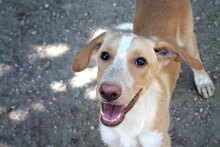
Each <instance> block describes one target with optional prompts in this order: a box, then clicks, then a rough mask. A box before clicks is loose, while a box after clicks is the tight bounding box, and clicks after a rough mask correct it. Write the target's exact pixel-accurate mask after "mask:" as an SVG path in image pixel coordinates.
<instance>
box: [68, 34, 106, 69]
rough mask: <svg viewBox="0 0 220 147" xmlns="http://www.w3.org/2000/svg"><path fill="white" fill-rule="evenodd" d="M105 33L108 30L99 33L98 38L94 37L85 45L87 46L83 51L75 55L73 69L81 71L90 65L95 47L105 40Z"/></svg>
mask: <svg viewBox="0 0 220 147" xmlns="http://www.w3.org/2000/svg"><path fill="white" fill-rule="evenodd" d="M105 34H106V32H104V33H102V34H101V35H99V36H97V37H96V38H94V39H93V40H91V41H90V42H89V43H88V44H87V45H86V46H85V48H83V49H82V50H81V51H79V52H78V53H77V54H76V55H75V56H74V57H73V65H72V70H73V71H74V72H80V71H82V70H84V69H85V68H86V67H87V66H88V64H89V61H90V57H91V55H92V51H93V49H95V48H96V47H98V46H100V45H102V43H103V41H104V37H105Z"/></svg>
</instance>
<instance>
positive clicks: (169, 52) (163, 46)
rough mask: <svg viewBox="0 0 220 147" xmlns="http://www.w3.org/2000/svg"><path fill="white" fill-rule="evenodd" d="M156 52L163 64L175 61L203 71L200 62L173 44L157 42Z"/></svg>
mask: <svg viewBox="0 0 220 147" xmlns="http://www.w3.org/2000/svg"><path fill="white" fill-rule="evenodd" d="M154 50H155V53H156V56H157V59H158V61H160V60H162V62H166V61H170V60H173V61H176V62H185V63H187V64H188V65H189V66H191V67H192V68H194V69H197V70H200V69H202V64H201V63H200V61H198V60H196V59H194V58H193V57H191V56H190V55H188V54H187V53H185V52H184V51H183V50H181V49H180V48H179V47H177V45H175V44H173V43H171V42H168V41H163V40H159V41H156V42H155V46H154Z"/></svg>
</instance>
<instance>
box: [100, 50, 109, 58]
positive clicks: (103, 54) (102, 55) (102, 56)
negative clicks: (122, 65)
mask: <svg viewBox="0 0 220 147" xmlns="http://www.w3.org/2000/svg"><path fill="white" fill-rule="evenodd" d="M101 58H102V59H103V60H108V59H109V54H108V53H107V52H103V53H102V54H101Z"/></svg>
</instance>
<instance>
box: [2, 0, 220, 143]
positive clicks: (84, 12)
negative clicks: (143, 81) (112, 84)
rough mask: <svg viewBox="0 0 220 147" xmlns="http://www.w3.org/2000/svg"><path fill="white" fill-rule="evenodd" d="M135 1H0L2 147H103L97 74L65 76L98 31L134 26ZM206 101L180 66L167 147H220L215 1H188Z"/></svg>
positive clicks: (219, 11)
mask: <svg viewBox="0 0 220 147" xmlns="http://www.w3.org/2000/svg"><path fill="white" fill-rule="evenodd" d="M134 3H135V1H134V0H108V1H103V0H89V1H88V0H47V1H43V0H10V1H9V0H0V147H3V146H5V147H11V146H12V147H20V146H22V147H26V146H27V147H30V146H33V147H35V146H40V147H68V146H77V147H78V146H88V147H92V146H94V147H95V146H96V147H99V146H104V144H103V143H102V141H101V139H100V135H99V126H98V124H99V121H98V115H99V104H98V101H97V99H96V97H95V85H96V81H95V74H96V66H95V62H94V61H92V62H91V64H90V65H89V67H88V68H87V69H86V70H85V71H84V72H82V73H79V74H78V73H73V72H72V71H71V64H72V57H73V55H74V54H76V52H77V51H79V50H80V49H81V48H82V47H83V46H84V45H85V44H86V43H87V42H88V40H89V39H90V38H91V37H92V35H94V33H95V32H96V31H97V30H99V29H112V28H113V26H115V25H117V24H120V23H122V22H132V17H133V12H134ZM192 6H193V11H194V21H195V32H196V35H197V39H198V46H199V50H200V54H201V57H202V61H203V63H204V67H205V68H206V69H207V71H208V72H209V73H210V76H211V78H212V79H213V81H214V83H215V85H216V92H215V95H214V96H213V97H212V98H209V99H204V98H202V97H201V96H199V95H198V94H197V93H196V91H195V86H194V83H193V75H192V71H191V70H190V68H189V67H188V66H186V65H185V64H182V72H181V74H180V78H179V80H178V82H177V86H176V89H175V91H174V94H173V101H172V102H171V108H170V113H171V125H170V131H169V132H170V135H171V139H172V146H173V147H206V146H207V147H219V146H220V81H219V78H220V49H219V48H220V27H219V26H220V24H219V23H220V1H219V0H192Z"/></svg>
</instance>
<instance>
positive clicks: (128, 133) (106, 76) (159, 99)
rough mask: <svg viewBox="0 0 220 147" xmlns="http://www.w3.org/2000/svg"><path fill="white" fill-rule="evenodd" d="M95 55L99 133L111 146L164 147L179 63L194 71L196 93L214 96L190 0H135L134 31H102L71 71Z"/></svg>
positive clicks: (82, 53)
mask: <svg viewBox="0 0 220 147" xmlns="http://www.w3.org/2000/svg"><path fill="white" fill-rule="evenodd" d="M92 54H93V55H95V56H96V58H97V63H98V73H97V83H98V85H97V97H98V98H99V101H100V132H101V137H102V140H103V141H104V142H105V143H106V144H107V145H108V146H111V147H119V146H124V147H131V146H134V147H135V146H144V147H169V146H171V142H170V137H169V135H168V128H169V121H170V118H169V103H170V99H171V95H172V91H173V89H174V87H175V83H176V80H177V79H178V76H179V70H180V62H185V63H186V64H188V65H189V66H190V67H191V68H192V70H193V73H194V81H195V85H196V88H197V91H198V93H199V94H200V95H202V96H203V97H206V98H207V97H211V96H212V95H213V94H214V90H215V87H214V84H213V82H212V81H211V79H210V77H209V75H208V74H207V73H206V71H205V70H204V68H203V66H202V63H201V59H200V56H199V52H198V48H197V42H196V38H195V34H194V32H193V18H192V9H191V4H190V0H176V1H174V0H166V2H165V1H163V0H136V6H135V14H134V21H133V33H130V34H126V33H113V32H104V33H102V34H101V35H99V36H98V37H96V38H95V39H93V40H91V41H90V42H89V43H88V44H87V45H86V46H85V48H84V49H82V50H81V51H80V52H78V53H77V54H76V55H75V56H74V59H73V65H72V69H73V71H74V72H80V71H82V70H84V69H85V68H86V67H87V66H88V64H89V61H90V57H91V55H92Z"/></svg>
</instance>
